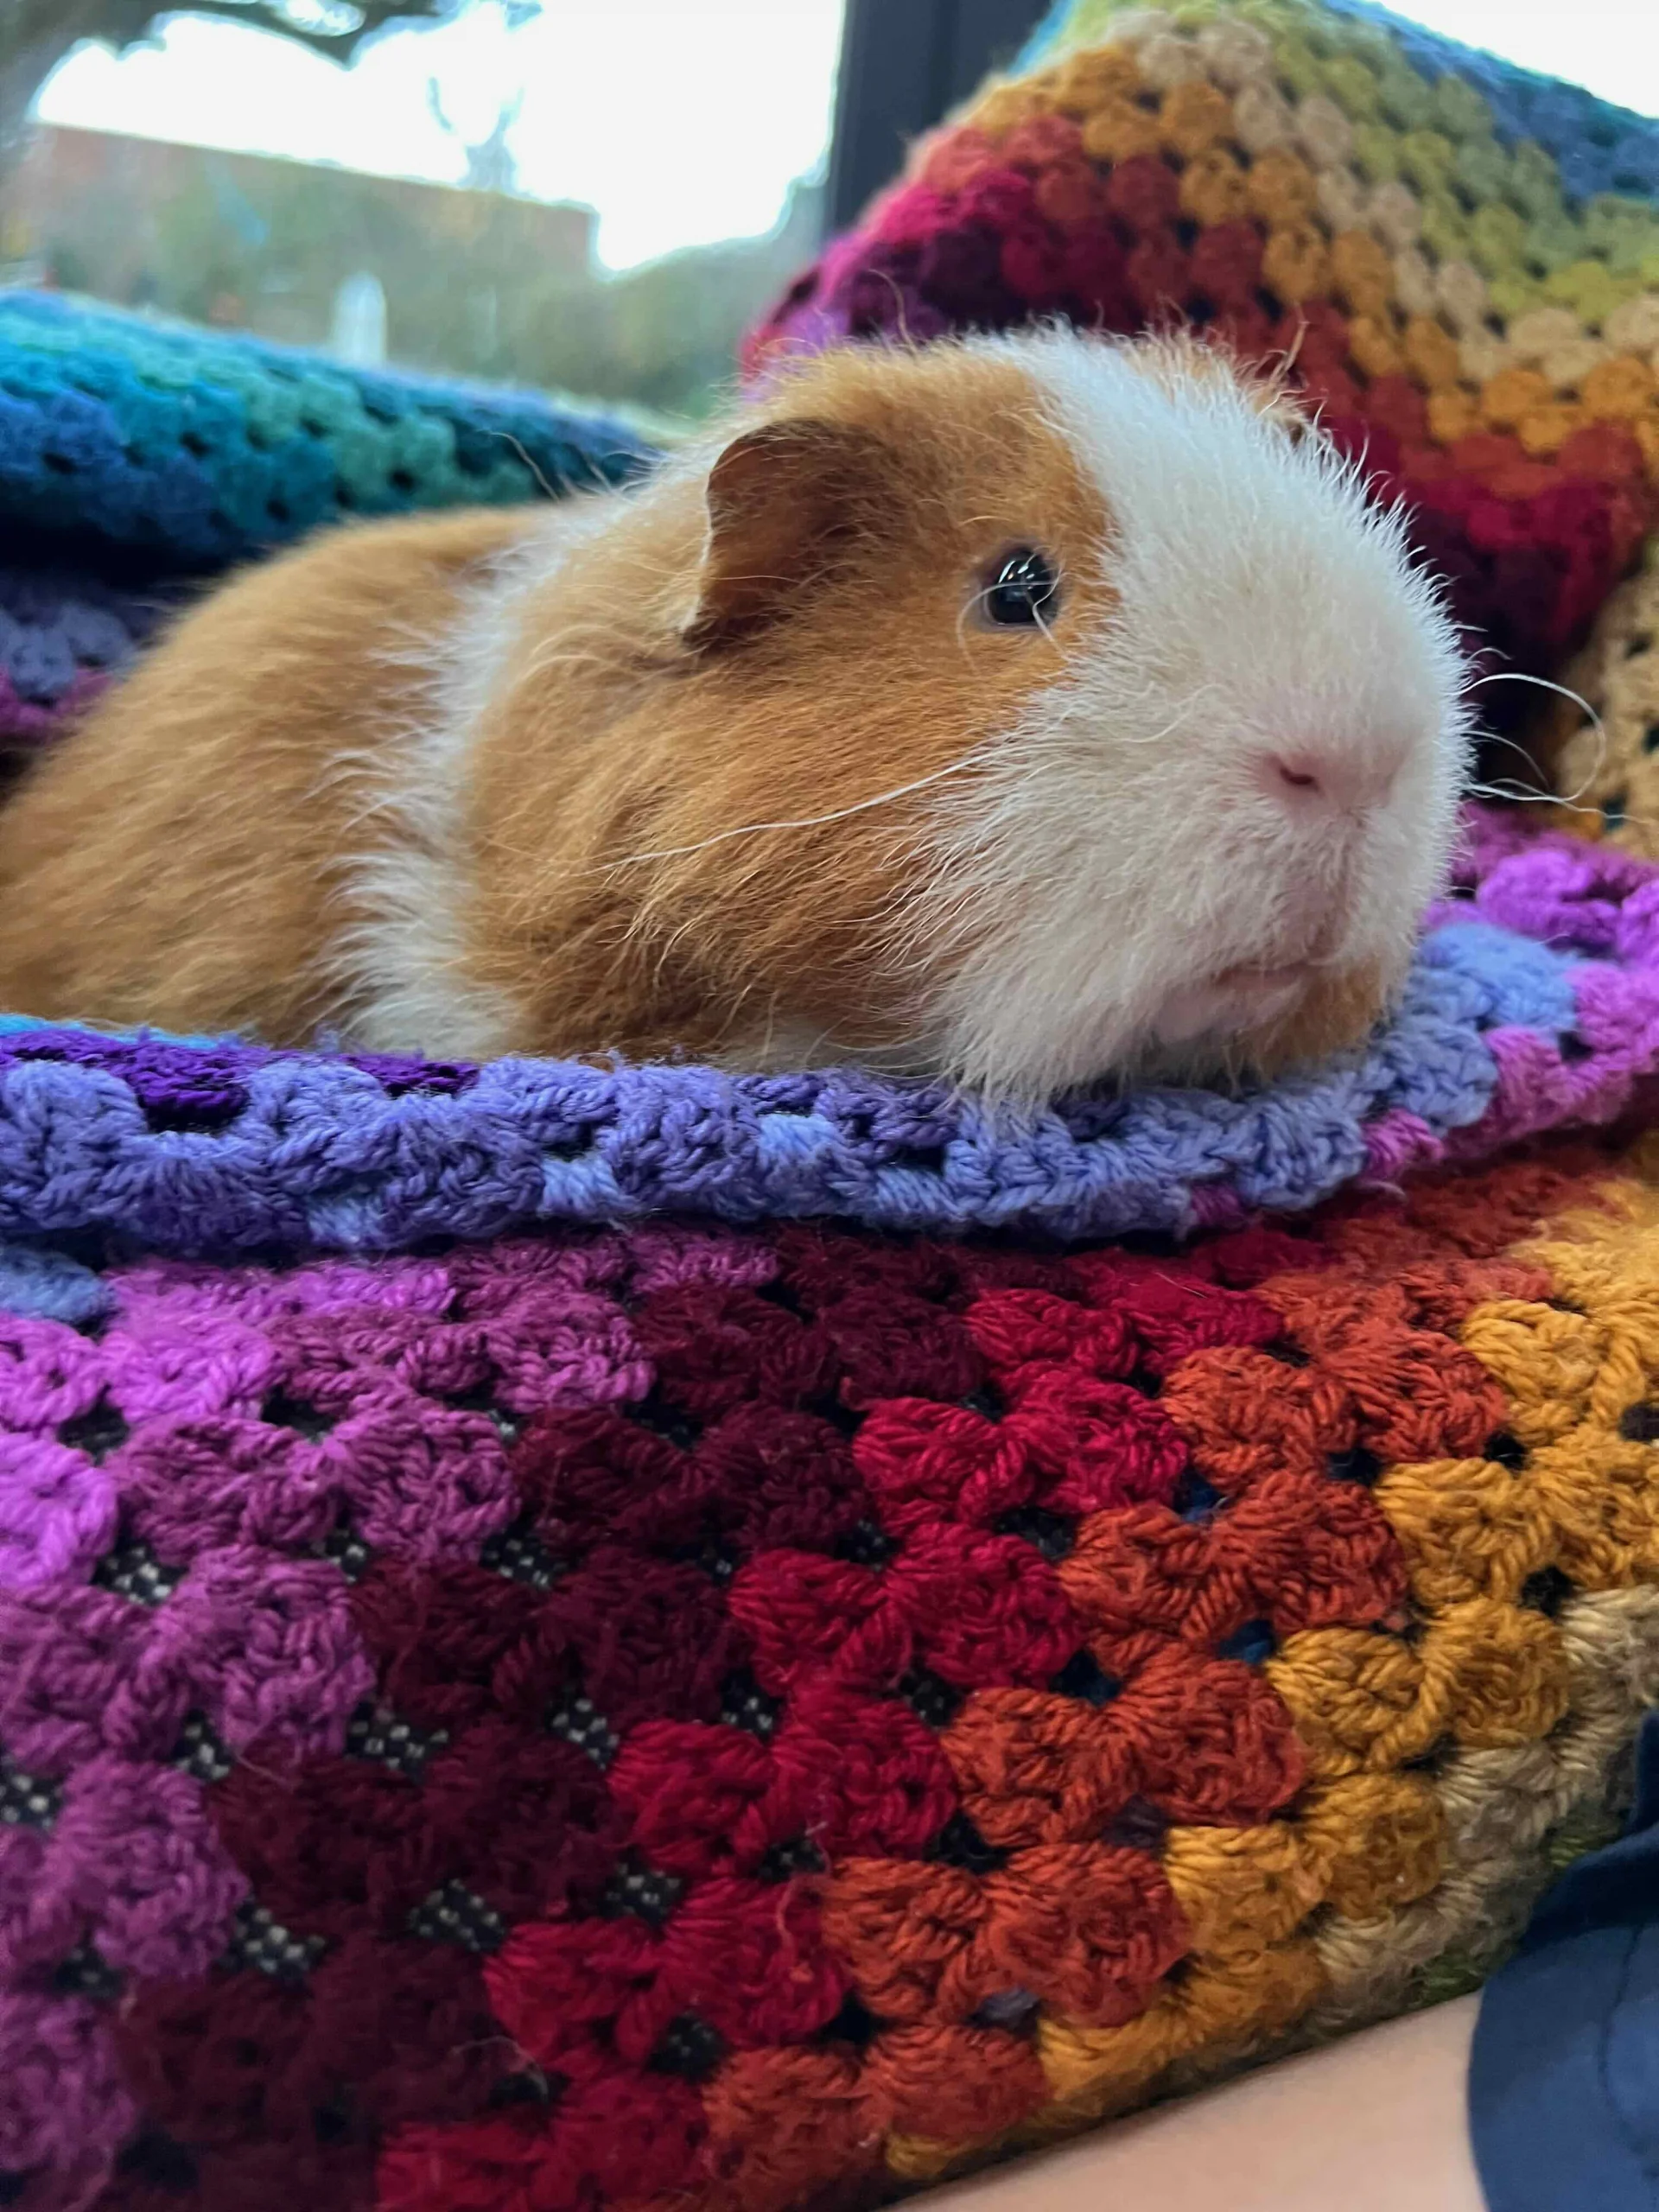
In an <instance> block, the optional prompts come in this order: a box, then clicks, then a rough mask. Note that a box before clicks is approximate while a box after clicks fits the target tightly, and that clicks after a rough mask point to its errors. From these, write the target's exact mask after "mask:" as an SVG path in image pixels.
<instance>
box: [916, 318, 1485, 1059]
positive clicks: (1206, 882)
mask: <svg viewBox="0 0 1659 2212" xmlns="http://www.w3.org/2000/svg"><path fill="white" fill-rule="evenodd" d="M978 342H979V343H981V344H982V345H984V346H986V347H987V348H988V349H994V350H996V351H998V352H1000V353H1001V354H1002V356H1003V357H1004V358H1005V359H1009V360H1017V362H1018V363H1019V365H1020V368H1021V370H1022V372H1023V374H1024V376H1025V378H1026V379H1027V381H1028V384H1029V386H1030V390H1031V393H1032V403H1033V408H1034V409H1036V410H1039V411H1040V413H1041V416H1042V417H1043V419H1044V420H1045V421H1046V423H1047V424H1048V425H1049V426H1050V428H1052V429H1053V430H1054V431H1055V432H1056V433H1057V434H1058V435H1060V436H1061V437H1063V438H1064V439H1065V442H1066V443H1067V444H1068V446H1069V448H1070V449H1071V453H1072V454H1073V455H1074V457H1075V461H1076V465H1077V471H1078V474H1079V477H1080V478H1081V479H1082V480H1084V482H1085V483H1086V484H1088V485H1089V486H1091V487H1092V489H1093V490H1094V491H1095V492H1096V493H1097V494H1098V498H1099V501H1100V503H1101V505H1102V508H1103V512H1104V515H1105V517H1106V526H1105V531H1104V534H1103V537H1102V540H1101V542H1100V543H1099V545H1098V547H1097V548H1096V549H1095V550H1094V551H1093V553H1092V554H1091V555H1090V558H1091V559H1093V560H1096V562H1097V564H1098V565H1097V569H1096V574H1095V575H1094V576H1093V577H1091V578H1089V579H1087V580H1086V581H1087V582H1088V584H1089V585H1090V589H1089V590H1088V592H1087V593H1086V594H1084V595H1085V596H1086V597H1087V599H1088V601H1089V602H1090V607H1091V609H1092V610H1093V611H1092V612H1091V613H1090V616H1089V618H1088V620H1087V621H1086V623H1085V624H1084V625H1083V626H1075V625H1074V626H1067V625H1066V623H1065V612H1066V609H1065V599H1066V594H1067V592H1068V589H1069V588H1071V589H1076V588H1077V587H1078V586H1079V585H1080V584H1081V583H1083V582H1084V581H1085V580H1084V579H1081V578H1079V577H1077V575H1067V574H1066V573H1065V570H1064V569H1061V570H1060V571H1059V573H1058V575H1057V577H1056V582H1055V594H1054V597H1053V599H1052V601H1045V602H1044V606H1045V607H1046V610H1047V616H1048V627H1049V628H1050V629H1051V630H1052V640H1053V647H1054V650H1053V651H1052V653H1051V655H1050V659H1051V662H1052V675H1048V676H1046V677H1043V678H1042V679H1040V680H1039V681H1038V682H1037V683H1035V684H1034V686H1033V689H1032V690H1030V691H1029V692H1028V693H1027V696H1026V697H1025V700H1024V702H1023V703H1022V705H1021V708H1020V712H1019V714H1018V716H1017V718H1016V719H1015V720H1014V722H1013V724H1012V726H1010V727H1007V728H1002V729H1001V730H998V731H997V732H995V734H993V735H992V736H991V737H990V738H989V739H988V741H987V742H986V743H985V744H984V745H983V747H982V749H981V751H980V753H979V755H978V760H977V766H976V773H975V774H974V775H973V776H972V777H971V778H970V779H965V780H959V781H955V782H953V783H952V784H951V785H947V786H946V787H945V789H944V792H943V794H942V795H941V796H940V798H938V802H937V804H936V807H935V810H934V813H933V819H932V825H931V840H932V855H931V857H932V861H933V868H932V870H931V874H930V875H929V877H928V879H927V880H926V882H925V887H924V888H923V890H922V891H921V892H920V893H919V894H918V898H917V899H916V901H915V903H914V905H913V906H912V926H913V928H914V929H915V931H916V942H917V943H918V944H923V943H926V944H931V946H933V947H934V948H935V949H936V950H937V948H938V946H939V944H941V943H942V942H954V944H956V945H957V948H958V951H957V957H956V958H955V959H954V960H953V961H952V962H951V963H949V964H948V965H946V966H945V967H944V968H936V969H935V973H936V974H938V976H939V977H940V981H939V984H938V990H937V992H936V993H935V994H934V1001H933V1006H932V1008H931V1013H932V1016H933V1021H934V1024H935V1025H936V1026H935V1027H934V1031H933V1034H932V1036H931V1039H930V1040H929V1042H930V1049H931V1053H932V1055H933V1056H934V1057H936V1058H937V1060H938V1063H939V1064H940V1065H943V1066H944V1067H945V1068H948V1069H949V1070H950V1071H951V1072H952V1073H953V1074H954V1075H956V1076H957V1077H960V1078H962V1079H963V1080H965V1081H967V1082H969V1083H971V1084H976V1085H979V1086H982V1087H983V1088H984V1089H986V1090H988V1091H989V1092H991V1093H992V1094H993V1095H1003V1096H1017V1097H1027V1098H1030V1097H1039V1096H1046V1095H1047V1094H1049V1093H1052V1092H1053V1091H1055V1090H1061V1089H1064V1088H1066V1087H1068V1086H1071V1085H1074V1084H1079V1083H1083V1082H1086V1081H1089V1080H1090V1079H1092V1078H1095V1077H1099V1076H1101V1075H1103V1074H1105V1073H1108V1072H1112V1071H1125V1070H1132V1071H1148V1072H1156V1073H1160V1074H1164V1075H1176V1076H1179V1075H1187V1074H1191V1075H1200V1074H1204V1075H1209V1074H1213V1073H1216V1072H1217V1071H1229V1070H1235V1071H1243V1070H1244V1069H1246V1068H1248V1067H1249V1066H1252V1065H1255V1066H1272V1065H1279V1064H1281V1063H1283V1062H1284V1061H1285V1060H1286V1059H1287V1058H1295V1057H1298V1056H1300V1055H1302V1054H1306V1053H1312V1052H1318V1051H1321V1050H1324V1049H1326V1048H1327V1047H1328V1046H1331V1045H1332V1044H1334V1043H1338V1042H1345V1041H1350V1040H1351V1039H1353V1037H1354V1036H1355V1035H1356V1034H1357V1033H1358V1032H1359V1031H1360V1030H1362V1029H1363V1027H1364V1026H1365V1023H1366V1021H1367V1020H1368V1019H1369V1018H1370V1016H1372V1015H1374V1014H1376V1013H1377V1012H1378V1011H1380V1010H1381V1008H1382V1007H1383V1005H1384V1004H1385V1003H1386V1001H1387V1000H1388V998H1389V995H1391V994H1392V993H1393V992H1394V991H1395V989H1396V988H1398V986H1399V984H1400V982H1401V981H1402V978H1403V976H1404V973H1405V970H1406V968H1407V965H1408V962H1409V958H1410V955H1411V949H1412V945H1413V943H1414V938H1415V935H1416V928H1417V924H1418V921H1419V918H1420V917H1421V912H1422V910H1423V908H1424V906H1425V905H1426V904H1427V901H1428V900H1429V899H1431V898H1433V896H1434V894H1435V893H1436V892H1437V890H1438V889H1439V888H1440V887H1441V885H1442V882H1443V880H1444V877H1445V873H1446V865H1447V860H1448V855H1449V853H1450V849H1451V846H1452V837H1453V831H1454V825H1455V816H1456V805H1457V799H1458V795H1459V790H1460V787H1461V784H1462V780H1463V776H1464V770H1465V754H1466V747H1467V727H1468V718H1467V715H1466V712H1465V707H1464V704H1463V700H1462V691H1463V685H1464V680H1465V666H1464V664H1463V661H1462V658H1461V657H1460V654H1459V647H1458V643H1457V639H1456V634H1455V632H1454V631H1453V628H1452V624H1451V622H1450V621H1449V620H1448V618H1447V616H1446V613H1445V612H1444V611H1443V608H1442V606H1441V603H1440V596H1439V594H1438V591H1437V589H1436V588H1435V587H1434V585H1433V583H1432V582H1429V581H1428V580H1427V579H1426V578H1425V577H1424V576H1423V575H1421V573H1420V572H1419V571H1418V570H1417V569H1416V568H1415V567H1414V565H1413V562H1412V559H1411V557H1410V554H1409V551H1408V545H1407V542H1406V538H1405V535H1404V532H1403V530H1402V525H1401V524H1400V522H1399V521H1398V520H1397V519H1396V518H1395V517H1393V516H1392V515H1390V514H1388V513H1385V512H1381V511H1379V510H1378V509H1377V508H1376V507H1375V506H1374V505H1371V504H1370V502H1369V501H1368V500H1367V499H1366V496H1365V493H1364V492H1363V486H1362V485H1361V482H1360V480H1359V479H1358V477H1357V474H1356V473H1355V472H1354V471H1353V470H1352V469H1351V467H1347V466H1346V465H1344V463H1343V462H1342V461H1340V460H1339V459H1338V457H1337V455H1336V454H1335V452H1334V450H1333V449H1332V448H1331V446H1330V445H1329V444H1328V443H1327V442H1326V441H1325V440H1324V439H1323V438H1322V437H1320V436H1319V435H1318V434H1317V432H1314V431H1312V430H1306V429H1302V428H1301V427H1300V426H1299V425H1298V424H1297V423H1295V422H1294V418H1291V417H1289V416H1287V412H1286V411H1285V410H1281V409H1276V408H1274V407H1272V406H1269V405H1264V402H1263V397H1262V394H1261V393H1260V392H1259V391H1251V390H1249V388H1248V387H1247V386H1246V385H1244V384H1243V382H1241V381H1240V380H1239V379H1238V378H1236V377H1235V376H1234V375H1233V374H1232V373H1230V372H1229V371H1228V370H1226V368H1225V367H1224V365H1222V364H1221V363H1220V362H1219V361H1218V360H1217V358H1216V357H1215V356H1213V355H1203V354H1198V353H1194V352H1193V350H1192V348H1190V347H1188V346H1181V345H1170V344H1162V343H1158V342H1148V343H1144V344H1138V345H1130V346H1122V345H1111V344H1106V343H1103V342H1102V341H1101V340H1091V339H1088V338H1084V337H1080V336H1077V335H1075V334H1063V333H1042V334H1032V335H1022V336H1019V337H1014V338H1009V339H1002V340H984V341H978ZM1033 550H1035V551H1036V552H1038V553H1039V554H1042V553H1043V552H1044V550H1045V549H1044V548H1043V547H1042V546H1041V545H1040V543H1035V544H1034V548H1033ZM1075 564H1076V563H1075V555H1074V556H1073V566H1074V567H1075ZM1102 585H1104V587H1105V591H1104V593H1103V592H1102V590H1101V588H1100V587H1101V586H1102ZM1041 611H1042V610H1041V609H1039V612H1041ZM1031 650H1033V652H1035V651H1038V650H1040V646H1039V642H1038V641H1037V640H1035V639H1033V641H1032V645H1031Z"/></svg>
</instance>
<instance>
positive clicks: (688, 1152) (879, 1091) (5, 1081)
mask: <svg viewBox="0 0 1659 2212" xmlns="http://www.w3.org/2000/svg"><path fill="white" fill-rule="evenodd" d="M1459 890H1460V892H1461V893H1462V895H1461V896H1459V897H1456V898H1453V899H1449V900H1447V901H1446V902H1445V903H1444V904H1443V906H1441V907H1440V909H1439V910H1438V911H1437V912H1436V913H1435V914H1434V915H1433V916H1431V918H1430V927H1429V930H1428V931H1427V935H1426V936H1425V938H1424V940H1423V944H1422V946H1421V950H1420V953H1419V957H1418V962H1417V966H1416V969H1415V971H1414V976H1413V978H1412V981H1411V984H1410V987H1409V988H1408V991H1407V994H1406V996H1405V1000H1404V1002H1403V1004H1402V1007H1401V1009H1400V1011H1399V1013H1398V1014H1397V1015H1396V1016H1395V1019H1394V1020H1393V1021H1392V1022H1391V1023H1390V1024H1389V1025H1388V1026H1386V1027H1384V1028H1383V1030H1382V1031H1381V1032H1380V1033H1378V1034H1377V1035H1376V1037H1375V1038H1374V1039H1373V1040H1372V1042H1371V1043H1370V1046H1368V1047H1367V1048H1365V1049H1364V1050H1363V1051H1362V1052H1358V1053H1357V1054H1355V1055H1353V1056H1351V1057H1350V1058H1347V1059H1345V1060H1341V1061H1338V1062H1335V1063H1333V1064H1332V1065H1330V1066H1328V1067H1326V1068H1325V1069H1324V1070H1322V1071H1318V1072H1316V1073H1314V1074H1312V1075H1306V1076H1299V1077H1290V1078H1287V1079H1285V1080H1282V1081H1281V1082H1278V1083H1276V1084H1272V1085H1270V1086H1268V1087H1266V1088H1264V1089H1262V1090H1259V1091H1256V1092H1255V1093H1249V1094H1246V1095H1243V1096H1238V1097H1230V1096H1224V1095H1222V1094H1220V1093H1217V1092H1209V1091H1198V1090H1147V1091H1140V1092H1131V1093H1129V1094H1128V1095H1126V1096H1105V1097H1098V1098H1087V1099H1083V1100H1079V1101H1075V1102H1071V1103H1062V1104H1060V1105H1058V1106H1056V1107H1055V1108H1053V1109H1050V1110H1048V1111H1046V1112H1042V1113H1038V1114H1033V1115H1024V1116H1013V1115H992V1114H989V1113H988V1112H987V1111H986V1110H985V1109H983V1108H982V1106H980V1105H978V1104H977V1103H976V1102H975V1101H973V1100H972V1099H971V1098H968V1097H963V1096H957V1095H952V1094H950V1093H949V1092H946V1091H944V1090H937V1089H933V1088H931V1087H929V1086H925V1085H920V1084H905V1083H894V1082H888V1081H883V1080H881V1079H880V1078H878V1077H872V1076H866V1075H861V1074H860V1073H858V1072H857V1071H848V1070H843V1071H831V1072H828V1073H823V1074H816V1075H815V1074H801V1075H790V1076H752V1077H744V1076H735V1077H734V1076H729V1075H726V1074H723V1073H721V1072H720V1071H716V1070H714V1069H710V1068H701V1067H685V1066H673V1065H666V1066H650V1067H639V1068H626V1067H625V1068H618V1069H613V1070H604V1069H595V1068H593V1067H588V1066H584V1065H575V1064H560V1063H556V1062H550V1061H534V1060H499V1061H496V1062H493V1063H492V1064H491V1065H487V1066H484V1067H481V1068H476V1067H469V1066H464V1065H447V1064H445V1065H435V1064H431V1063H425V1062H420V1061H400V1060H388V1059H385V1058H364V1057H361V1056H350V1055H348V1056H345V1057H330V1056H327V1055H323V1054H315V1053H313V1054H307V1053H294V1052H270V1051H264V1050H261V1049H258V1048H256V1047H250V1046H240V1045H238V1044H235V1043H234V1042H220V1043H217V1044H213V1043H209V1044H206V1045H200V1046H192V1045H188V1044H186V1045H181V1044H178V1043H175V1042H173V1041H171V1040H168V1039H159V1038H150V1039H120V1038H111V1037H105V1036H100V1035H99V1034H97V1033H93V1032H91V1031H86V1030H66V1029H57V1028H50V1027H43V1026H41V1025H40V1024H37V1023H32V1022H27V1021H17V1020H10V1021H7V1020H0V1236H30V1235H33V1234H35V1233H37V1232H40V1231H46V1232H49V1233H52V1234H74V1233H79V1232H80V1231H83V1230H99V1231H111V1232H114V1233H116V1234H118V1235H119V1236H124V1237H129V1238H134V1239H137V1241H138V1242H140V1243H143V1244H144V1245H146V1246H148V1247H149V1248H151V1249H156V1250H158V1251H165V1252H172V1253H177V1254H186V1253H191V1252H200V1253H213V1254H217V1255H223V1254H226V1253H230V1252H238V1251H239V1252H253V1251H263V1250H265V1249H270V1248H272V1247H281V1248H283V1249H289V1250H312V1251H316V1250H342V1249H344V1250H356V1251H364V1250H386V1249H400V1248H401V1249H407V1248H409V1247H410V1245H412V1244H415V1243H418V1242H419V1241H420V1240H422V1239H423V1238H425V1237H429V1236H493V1235H497V1234H499V1233H501V1232H502V1231H503V1230H507V1229H509V1228H514V1227H523V1226H525V1225H528V1224H547V1223H555V1222H572V1221H587V1222H616V1221H627V1220H634V1219H639V1218H640V1217H643V1216H645V1215H649V1214H656V1213H661V1212H664V1211H676V1212H682V1213H696V1214H702V1215H706V1216H712V1217H715V1218H717V1219H721V1220H724V1221H728V1222H749V1221H756V1220H760V1219H763V1218H767V1217H791V1216H814V1215H816V1216H826V1217H837V1218H841V1219H843V1220H852V1221H857V1222H860V1223H862V1224H866V1225H868V1226H870V1227H873V1228H880V1229H887V1230H901V1231H926V1232H929V1233H939V1232H947V1233H953V1234H962V1233H963V1232H965V1231H969V1230H979V1229H995V1228H1019V1229H1023V1230H1042V1231H1043V1232H1045V1233H1047V1234H1052V1235H1059V1236H1121V1235H1124V1234H1127V1233H1129V1232H1133V1231H1143V1230H1152V1231H1167V1230H1176V1231H1181V1232H1185V1231H1190V1230H1192V1229H1194V1228H1196V1227H1222V1226H1227V1225H1231V1224H1237V1223H1240V1222H1242V1221H1243V1220H1244V1219H1245V1218H1246V1217H1247V1216H1248V1215H1249V1213H1250V1212H1251V1211H1253V1210H1255V1209H1256V1208H1260V1207H1268V1208H1270V1209H1273V1210H1274V1211H1287V1210H1292V1209H1296V1208H1301V1207H1306V1206H1309V1205H1313V1204H1314V1203H1315V1202H1316V1201H1318V1200H1319V1199H1320V1198H1324V1197H1325V1196H1326V1195H1327V1194H1329V1193H1330V1192H1333V1191H1336V1190H1338V1189H1339V1188H1340V1187H1341V1186H1342V1185H1344V1184H1346V1183H1349V1182H1351V1181H1355V1180H1360V1181H1364V1182H1370V1183H1380V1184H1383V1185H1389V1184H1392V1183H1394V1182H1395V1181H1397V1180H1398V1179H1399V1177H1400V1176H1401V1175H1402V1173H1407V1172H1408V1171H1410V1170H1412V1169H1414V1168H1417V1167H1421V1166H1426V1165H1429V1164H1432V1163H1433V1162H1435V1161H1438V1160H1477V1159H1480V1158H1483V1157H1485V1156H1487V1155H1490V1154H1491V1153H1493V1152H1494V1151H1496V1150H1497V1149H1498V1148H1499V1147H1503V1146H1504V1145H1507V1144H1510V1143H1513V1142H1515V1141H1516V1140H1518V1139H1520V1138H1522V1137H1525V1136H1529V1135H1534V1134H1535V1133H1537V1132H1540V1131H1542V1130H1546V1129H1551V1128H1560V1127H1565V1126H1569V1125H1572V1124H1574V1123H1577V1124H1602V1123H1608V1122H1613V1121H1615V1120H1617V1119H1618V1117H1620V1116H1625V1115H1629V1114H1631V1113H1634V1112H1639V1111H1645V1110H1646V1107H1647V1104H1648V1103H1649V1100H1650V1097H1651V1096H1652V1090H1651V1078H1652V1077H1653V1076H1654V1075H1655V1073H1656V1071H1659V868H1656V867H1655V866H1654V865H1653V864H1652V863H1649V862H1645V861H1640V860H1637V859H1635V858H1634V857H1632V856H1630V855H1625V854H1622V853H1618V852H1616V851H1613V850H1611V849H1605V848H1600V849H1599V848H1595V847H1591V846H1586V845H1584V844H1582V843H1580V842H1577V841H1576V840H1573V839H1572V838H1568V837H1562V836H1534V835H1530V834H1529V833H1528V832H1527V830H1526V829H1525V828H1524V826H1517V825H1516V824H1515V823H1511V822H1510V821H1509V820H1507V819H1506V818H1504V817H1501V816H1498V815H1496V814H1493V813H1490V812H1483V811H1481V810H1474V811H1472V812H1471V815H1470V817H1469V825H1468V836H1467V839H1466V853H1465V866H1464V869H1463V873H1462V875H1461V878H1460V881H1459Z"/></svg>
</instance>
